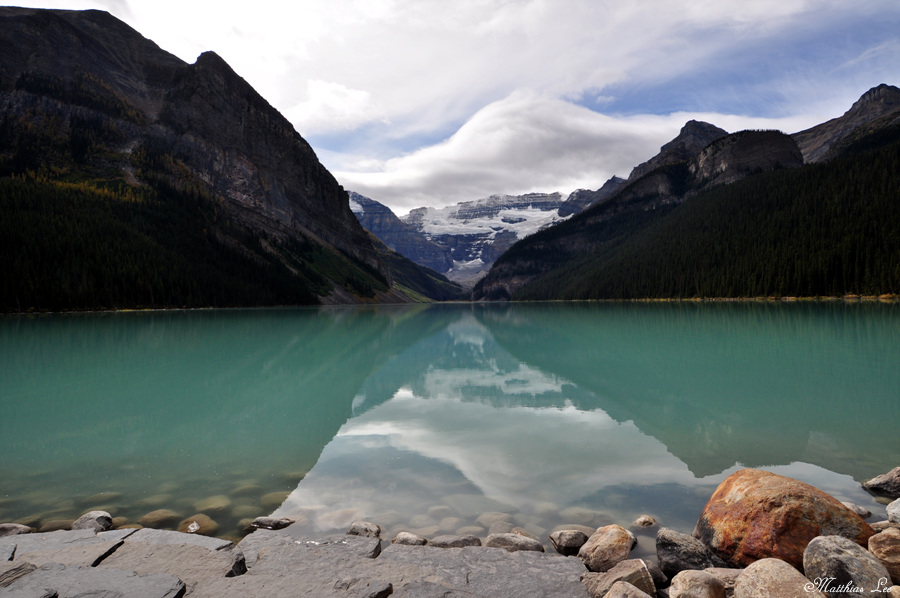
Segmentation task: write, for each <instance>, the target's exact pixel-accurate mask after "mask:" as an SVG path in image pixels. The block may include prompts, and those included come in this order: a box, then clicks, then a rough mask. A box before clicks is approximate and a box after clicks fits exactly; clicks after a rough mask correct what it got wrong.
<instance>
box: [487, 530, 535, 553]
mask: <svg viewBox="0 0 900 598" xmlns="http://www.w3.org/2000/svg"><path fill="white" fill-rule="evenodd" d="M484 546H487V547H488V548H502V549H504V550H507V551H509V552H516V551H517V550H533V551H535V552H544V545H543V544H541V542H540V541H539V540H535V539H534V538H529V537H528V536H523V535H521V534H512V533H509V534H491V535H489V536H488V537H487V538H485V540H484Z"/></svg>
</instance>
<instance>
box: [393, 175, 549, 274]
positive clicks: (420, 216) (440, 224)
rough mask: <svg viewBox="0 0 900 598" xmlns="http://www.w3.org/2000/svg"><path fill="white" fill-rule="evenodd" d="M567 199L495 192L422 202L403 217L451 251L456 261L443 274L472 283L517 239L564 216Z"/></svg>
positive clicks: (450, 253) (412, 225) (543, 194)
mask: <svg viewBox="0 0 900 598" xmlns="http://www.w3.org/2000/svg"><path fill="white" fill-rule="evenodd" d="M562 205H563V198H562V195H560V194H559V193H528V194H525V195H491V196H490V197H486V198H484V199H478V200H475V201H464V202H460V203H458V204H456V205H454V206H447V207H444V208H416V209H414V210H412V211H410V212H409V214H407V215H406V216H405V217H404V218H402V221H403V222H404V223H405V224H406V225H408V226H410V227H411V228H412V229H413V230H415V231H417V232H419V233H421V234H422V235H424V237H425V239H427V240H428V241H429V242H431V243H433V244H434V245H437V246H438V247H441V248H443V249H444V250H445V251H447V252H449V256H450V259H451V260H452V266H451V267H450V269H449V270H446V271H443V272H442V274H445V275H446V276H447V278H449V279H450V280H453V281H455V282H458V283H460V284H462V285H463V286H471V285H472V284H474V283H475V281H476V280H478V279H479V278H480V277H481V276H483V275H484V273H485V272H487V271H488V269H490V267H491V264H493V263H494V261H495V260H496V259H497V258H498V257H499V256H500V255H501V254H503V252H504V251H506V250H507V249H508V248H509V247H511V246H512V244H513V243H515V242H516V241H517V240H519V239H523V238H525V237H526V236H528V235H530V234H532V233H535V232H537V231H539V230H541V229H543V228H546V227H548V226H550V225H552V224H554V223H557V222H561V221H562V220H564V218H562V217H560V216H559V209H560V207H561V206H562ZM407 257H410V259H412V260H413V261H416V262H417V263H422V262H421V261H419V259H418V258H417V257H413V256H410V255H407Z"/></svg>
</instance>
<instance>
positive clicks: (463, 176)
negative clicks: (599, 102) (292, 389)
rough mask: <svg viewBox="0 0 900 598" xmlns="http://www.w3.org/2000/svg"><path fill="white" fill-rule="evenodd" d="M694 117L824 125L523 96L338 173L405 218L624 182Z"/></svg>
mask: <svg viewBox="0 0 900 598" xmlns="http://www.w3.org/2000/svg"><path fill="white" fill-rule="evenodd" d="M690 119H697V120H704V121H707V122H711V123H713V124H715V125H717V126H719V127H722V128H724V129H726V130H728V131H736V130H741V129H746V128H754V129H757V128H766V129H771V128H774V129H781V130H785V131H788V132H794V131H797V130H801V129H803V128H806V127H808V126H810V125H812V124H815V123H816V122H819V121H818V120H814V119H809V118H805V117H804V118H790V119H766V118H749V117H742V116H735V115H722V114H710V113H694V114H689V113H675V114H671V115H665V116H657V115H640V116H629V117H613V116H608V115H604V114H599V113H597V112H594V111H592V110H588V109H587V108H583V107H581V106H577V105H575V104H572V103H570V102H566V101H563V100H559V99H554V98H550V97H545V96H540V95H536V94H531V93H526V92H516V93H513V94H511V95H510V96H509V97H507V98H505V99H503V100H500V101H497V102H493V103H491V104H489V105H488V106H486V107H485V108H483V109H481V110H479V111H478V112H477V113H476V114H475V115H474V116H473V117H472V118H471V119H470V120H469V121H468V122H466V123H465V124H464V125H463V126H462V127H460V129H459V130H458V131H457V132H456V133H455V134H454V135H453V136H451V137H450V138H449V139H447V140H446V141H444V142H442V143H439V144H436V145H432V146H429V147H425V148H422V149H420V150H418V151H416V152H413V153H410V154H408V155H404V156H400V157H397V158H392V159H389V160H386V161H384V162H378V163H374V164H370V165H369V168H365V167H364V166H362V165H360V167H359V168H358V169H357V170H355V171H352V170H339V171H336V172H335V176H336V177H337V179H338V180H339V181H340V182H341V184H342V185H344V187H345V188H347V189H352V190H354V191H357V192H359V193H362V194H363V195H366V196H369V197H371V198H373V199H376V200H377V201H380V202H382V203H384V204H386V205H388V206H390V207H391V208H392V209H394V210H395V211H396V212H397V213H399V214H404V213H406V212H407V211H409V210H410V209H412V208H415V207H419V206H423V205H431V206H436V207H437V206H442V205H448V204H453V203H457V202H459V201H465V200H471V199H477V198H480V197H485V196H487V195H490V194H492V193H500V192H503V193H513V194H516V193H528V192H531V191H546V192H550V191H560V192H563V193H568V192H570V191H573V190H575V189H579V188H588V189H597V188H599V187H600V186H601V185H602V184H603V183H604V182H605V181H606V180H607V179H609V178H610V177H611V176H613V175H618V176H620V177H623V178H627V177H628V175H629V173H630V172H631V169H632V168H633V167H634V166H636V165H638V164H639V163H641V162H643V161H645V160H647V159H649V158H650V157H652V156H654V155H655V154H656V153H657V152H658V151H659V148H660V146H662V145H663V144H664V143H666V142H668V141H670V140H671V139H672V138H674V137H675V136H676V135H677V134H678V131H679V130H680V129H681V127H682V126H683V125H684V123H685V122H687V121H688V120H690ZM329 158H332V159H333V158H334V157H333V156H329ZM336 162H337V160H336ZM350 163H351V162H350V161H345V162H344V164H345V165H346V164H350ZM373 166H374V168H372V167H373Z"/></svg>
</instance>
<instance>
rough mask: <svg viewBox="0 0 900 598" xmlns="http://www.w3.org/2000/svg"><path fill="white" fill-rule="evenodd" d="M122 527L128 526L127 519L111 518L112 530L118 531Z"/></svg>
mask: <svg viewBox="0 0 900 598" xmlns="http://www.w3.org/2000/svg"><path fill="white" fill-rule="evenodd" d="M123 525H128V517H113V518H112V529H119V528H120V527H122V526H123ZM142 527H143V526H142Z"/></svg>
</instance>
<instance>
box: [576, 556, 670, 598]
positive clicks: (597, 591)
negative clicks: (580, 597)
mask: <svg viewBox="0 0 900 598" xmlns="http://www.w3.org/2000/svg"><path fill="white" fill-rule="evenodd" d="M581 581H582V583H584V585H585V587H586V588H587V590H588V593H589V594H590V595H591V598H602V597H603V596H606V595H607V594H608V593H609V591H610V590H611V589H612V587H613V586H614V585H615V584H616V583H617V582H620V581H624V582H627V583H630V584H631V585H633V586H635V587H636V588H638V589H639V590H641V591H643V592H646V593H647V594H650V595H653V594H655V593H656V584H654V583H653V576H652V575H651V573H650V570H649V569H648V568H647V563H645V562H644V561H643V560H641V559H626V560H624V561H622V562H620V563H616V565H615V566H614V567H612V568H611V569H610V570H609V571H605V572H603V573H593V572H588V573H585V574H583V575H582V576H581Z"/></svg>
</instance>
